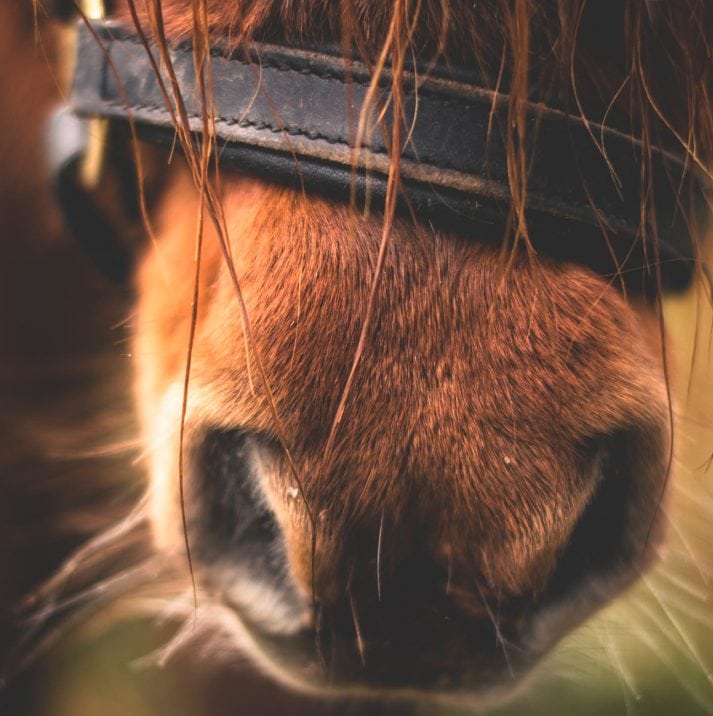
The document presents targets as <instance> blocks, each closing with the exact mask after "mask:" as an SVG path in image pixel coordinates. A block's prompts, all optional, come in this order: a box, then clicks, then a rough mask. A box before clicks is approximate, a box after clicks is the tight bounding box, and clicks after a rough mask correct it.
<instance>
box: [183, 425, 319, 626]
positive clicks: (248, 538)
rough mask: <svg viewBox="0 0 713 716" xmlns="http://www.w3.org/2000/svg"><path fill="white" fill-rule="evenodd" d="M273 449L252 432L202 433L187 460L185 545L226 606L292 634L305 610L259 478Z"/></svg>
mask: <svg viewBox="0 0 713 716" xmlns="http://www.w3.org/2000/svg"><path fill="white" fill-rule="evenodd" d="M276 449H277V448H275V446H274V445H272V444H271V442H270V440H269V439H267V438H265V437H264V436H261V435H259V434H255V433H252V432H247V431H242V430H211V431H208V432H207V433H206V435H205V436H204V437H203V439H202V440H201V441H200V443H198V444H197V446H196V448H195V450H194V454H193V456H192V458H193V459H192V477H193V480H192V482H193V483H194V484H192V485H191V489H192V490H193V492H194V494H193V495H192V497H193V498H194V499H192V500H191V502H190V503H188V504H190V506H191V512H190V513H189V515H188V517H189V530H190V533H189V537H190V541H191V546H192V548H193V551H194V556H195V558H196V560H197V562H199V563H200V566H201V570H202V572H204V573H205V574H206V575H207V576H208V578H209V580H210V581H211V583H212V584H214V585H217V586H219V587H220V588H221V589H222V590H223V593H224V596H225V598H226V599H227V601H229V602H231V603H232V604H234V605H235V606H240V607H241V608H242V609H243V611H244V612H245V615H246V616H247V617H248V618H251V619H253V620H254V621H257V622H261V623H263V626H264V628H266V629H267V630H268V631H273V632H280V631H284V632H291V631H295V630H298V629H300V628H302V626H303V625H304V617H305V611H306V607H305V603H304V599H303V598H302V596H301V594H300V592H299V590H298V589H297V587H296V586H295V584H294V582H293V579H292V577H291V574H290V569H289V565H288V558H287V548H286V545H285V538H284V535H283V533H282V530H281V528H280V526H279V524H278V522H277V519H276V518H275V514H274V512H273V510H272V509H271V507H270V505H269V504H268V502H267V498H266V496H265V494H264V492H263V488H262V487H261V479H262V477H263V476H262V475H261V473H262V471H263V469H264V466H265V465H266V464H267V462H269V460H270V459H271V454H272V453H273V452H274V451H275V450H276ZM256 595H261V599H256V598H255V597H256Z"/></svg>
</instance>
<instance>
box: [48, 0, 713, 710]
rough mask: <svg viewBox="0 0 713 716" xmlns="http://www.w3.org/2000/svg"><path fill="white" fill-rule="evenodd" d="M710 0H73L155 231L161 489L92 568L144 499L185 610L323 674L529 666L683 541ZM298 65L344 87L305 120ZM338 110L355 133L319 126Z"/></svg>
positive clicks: (146, 291) (411, 679) (310, 108)
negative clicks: (94, 9)
mask: <svg viewBox="0 0 713 716" xmlns="http://www.w3.org/2000/svg"><path fill="white" fill-rule="evenodd" d="M685 6H686V12H685V13H684V12H683V11H682V10H681V9H680V8H676V9H673V8H666V7H664V8H662V7H660V6H657V5H655V4H653V3H645V2H640V3H632V4H631V5H630V6H627V7H626V8H622V7H620V6H619V5H617V4H615V3H599V4H597V5H596V7H595V6H594V5H587V4H586V3H585V2H575V3H553V4H552V5H551V6H550V5H548V6H546V7H541V6H536V5H535V4H534V3H531V2H527V1H526V0H518V1H516V2H509V1H506V0H491V1H489V2H484V3H478V4H474V5H470V4H466V3H462V4H461V3H450V2H444V3H431V2H407V1H406V0H401V1H400V2H396V3H393V4H385V3H380V2H376V1H375V0H363V1H360V2H341V3H336V2H327V3H324V2H316V1H314V2H313V1H311V0H304V1H302V2H294V3H284V2H278V1H277V0H254V1H253V2H244V3H240V2H235V3H230V2H225V0H207V1H206V2H189V1H188V0H171V1H170V2H169V1H168V0H164V1H163V2H155V3H147V4H145V5H143V6H142V5H141V4H139V3H134V2H132V1H131V0H126V1H125V2H123V1H122V2H118V3H115V4H114V5H113V7H112V8H111V11H112V12H111V13H110V19H111V20H112V21H114V24H113V25H112V24H111V23H109V24H102V21H103V20H104V19H103V18H101V19H97V18H95V19H94V20H95V21H94V22H93V23H92V22H91V21H90V20H91V18H89V17H87V15H86V14H85V13H82V15H83V17H82V22H83V23H84V27H86V28H87V29H86V30H85V32H84V35H83V38H82V39H80V42H79V47H80V50H86V52H88V53H92V52H93V53H94V54H87V55H86V57H82V56H81V55H80V61H79V62H78V67H79V68H80V71H82V72H83V75H81V76H80V79H79V80H76V79H75V92H76V93H77V97H78V99H77V105H78V107H79V111H80V112H84V113H85V114H88V115H93V116H96V115H101V116H104V117H108V118H110V119H111V121H112V122H115V123H118V124H121V128H122V129H123V130H124V139H125V144H126V147H125V149H123V150H120V151H125V152H126V153H128V155H129V158H130V159H131V161H133V162H134V163H135V165H136V171H137V176H138V178H137V183H136V194H138V196H139V199H138V206H133V207H132V209H133V212H134V214H135V217H134V218H138V219H139V222H138V223H140V224H142V225H143V228H144V229H145V233H146V235H147V238H148V239H149V240H147V241H146V242H145V245H143V246H140V247H138V249H137V251H138V254H139V256H138V259H137V261H138V265H137V268H136V270H135V272H134V273H133V281H134V285H135V289H136V295H137V301H136V312H135V318H134V329H133V331H134V335H133V349H132V353H133V356H134V360H135V371H136V380H135V388H134V391H135V400H136V406H137V414H138V419H139V424H140V434H141V436H142V437H141V439H142V446H143V450H144V453H145V455H146V461H147V464H148V489H147V494H146V497H145V498H144V500H142V502H141V504H140V507H139V508H138V509H137V510H136V512H135V513H133V514H132V515H131V516H130V517H129V518H128V519H127V520H126V521H125V522H124V523H121V524H120V525H119V526H118V527H115V528H114V530H113V532H111V534H110V535H109V536H107V535H102V536H100V537H98V538H97V539H96V540H95V541H94V542H91V543H90V544H89V545H88V547H87V548H85V550H84V551H83V552H81V553H80V557H79V558H75V559H74V560H73V561H72V563H71V569H72V570H74V569H76V568H77V565H81V563H82V561H84V560H86V561H88V562H92V560H94V558H95V556H96V554H100V553H101V552H102V551H103V550H105V549H106V548H107V544H109V543H110V542H111V541H112V540H114V541H119V540H120V539H124V538H125V537H126V535H127V534H130V533H132V531H134V530H135V528H136V525H137V524H139V523H141V524H148V525H149V526H150V533H151V540H152V545H153V550H154V551H155V554H157V555H158V556H159V560H160V561H162V562H164V563H165V564H170V565H171V567H172V569H174V570H175V571H176V572H178V573H180V574H181V576H182V582H183V591H182V592H181V593H182V594H183V596H184V599H183V601H181V602H180V603H179V606H176V603H175V602H174V603H173V609H179V610H181V609H182V610H183V613H185V617H186V625H187V626H186V631H184V632H181V633H180V635H179V636H178V638H177V639H178V641H179V642H180V641H181V640H182V639H186V638H188V637H187V636H186V635H187V634H190V632H191V629H193V630H194V631H195V630H196V625H197V624H198V625H200V626H201V631H202V630H203V629H204V630H205V631H206V633H210V632H211V631H212V632H214V633H216V634H220V637H219V638H218V637H216V638H217V639H218V642H217V643H219V644H220V645H221V646H220V648H221V649H226V648H227V649H228V650H229V651H230V653H237V652H239V653H242V654H246V655H248V657H249V658H250V659H252V660H253V661H254V662H255V663H256V664H257V665H258V667H259V668H260V669H262V670H264V671H265V672H266V673H267V674H268V675H269V676H270V677H271V678H274V679H275V680H277V681H278V682H280V683H283V684H286V685H287V686H288V687H289V688H292V689H295V690H301V691H308V692H310V693H328V694H338V695H341V696H345V695H348V696H354V697H355V698H369V697H373V696H374V695H377V694H378V695H386V697H388V698H394V699H400V698H405V699H414V698H418V699H422V698H425V699H429V700H445V701H449V702H456V703H461V704H465V705H467V706H469V707H474V706H478V707H481V708H482V707H483V706H484V705H487V704H491V703H498V702H500V701H501V700H503V699H505V698H507V697H510V696H512V694H513V693H514V692H515V691H516V689H517V686H518V685H520V684H521V683H522V682H523V681H524V680H525V679H526V677H528V676H529V674H530V673H531V671H532V670H533V669H534V668H535V667H536V665H537V664H538V663H539V662H540V661H541V660H542V659H544V658H545V657H546V656H547V655H548V654H549V653H550V651H551V650H552V649H553V648H554V647H555V646H556V645H557V643H558V642H559V641H560V640H561V639H562V638H563V637H564V636H565V635H566V634H567V633H569V632H570V631H572V630H573V629H574V628H575V627H576V626H578V625H579V624H580V623H582V622H583V621H584V620H585V619H587V618H588V617H590V616H591V615H592V614H593V613H594V612H596V611H598V610H600V609H602V608H603V607H604V606H605V605H606V604H608V603H609V602H610V601H612V600H613V599H615V598H616V597H618V596H619V595H620V594H621V593H622V592H623V591H624V590H625V589H627V588H629V587H630V586H631V585H632V584H633V583H634V582H635V581H636V580H637V579H638V578H639V577H640V576H641V574H642V573H643V572H645V571H646V570H647V569H648V568H649V567H650V566H651V564H652V563H653V562H654V561H655V557H656V554H657V552H658V550H659V548H660V545H661V543H662V540H663V534H664V531H665V530H664V521H665V520H664V518H663V513H664V505H665V504H666V502H667V500H668V499H669V498H668V496H667V492H668V491H667V487H668V483H669V476H670V472H671V468H672V464H673V462H674V461H673V449H674V432H673V419H672V415H673V412H674V400H675V397H674V396H673V395H672V392H671V381H670V371H671V366H670V362H669V359H668V353H669V350H668V346H667V337H666V334H665V331H664V329H665V324H664V320H663V309H662V295H663V293H664V292H665V291H667V290H669V289H673V288H676V287H677V286H678V285H680V284H681V283H687V282H689V281H691V280H698V281H699V282H701V283H703V268H704V265H703V260H702V258H701V253H700V252H701V250H702V248H701V245H700V244H701V239H700V236H701V235H702V229H700V227H699V220H698V218H697V215H696V212H695V211H694V210H692V209H691V205H693V204H695V203H696V202H699V203H700V201H701V197H703V200H704V199H705V193H706V189H705V186H706V182H707V181H709V178H710V169H709V156H710V148H711V146H710V145H711V136H713V129H712V124H711V123H712V119H711V112H710V103H707V102H706V100H705V98H706V97H707V96H708V86H709V84H710V72H711V68H710V62H709V61H708V57H707V54H706V48H707V47H708V45H707V44H706V43H707V42H708V38H707V36H706V28H708V27H710V26H711V23H709V22H708V23H707V22H706V20H707V19H710V11H711V8H710V7H709V4H708V3H706V2H704V1H703V0H687V2H686V3H685ZM87 58H91V60H92V61H91V62H88V61H87ZM138 58H143V59H138ZM82 60H84V61H83V62H82ZM142 63H143V64H142ZM221 63H223V64H221ZM99 66H100V67H101V77H102V83H103V85H102V87H106V86H111V88H113V89H112V90H111V91H112V92H113V93H114V94H113V96H112V97H111V98H109V99H106V98H102V99H101V102H100V103H99V104H97V100H96V98H95V97H94V95H91V93H90V92H89V91H87V92H88V93H87V94H86V95H83V94H82V90H83V88H85V87H89V84H88V83H89V82H90V81H91V78H89V79H88V77H89V75H92V73H93V71H94V69H95V68H96V67H99ZM136 68H139V69H136ZM187 68H192V70H191V71H192V75H191V74H190V72H189V71H188V69H187ZM236 68H237V69H236ZM662 68H665V69H662ZM84 70H86V71H84ZM139 70H140V72H139ZM147 71H148V73H147ZM237 71H241V72H242V73H243V74H242V75H240V77H241V83H242V84H241V87H242V85H245V87H246V88H247V89H238V87H237V83H235V82H234V80H233V84H230V82H231V77H233V75H231V73H235V72H237ZM132 72H134V74H133V75H132V74H131V73H132ZM146 76H149V77H153V80H152V82H153V84H151V85H150V89H149V90H148V95H147V96H148V97H149V99H151V100H152V101H151V102H149V101H148V100H146V97H144V96H143V95H141V94H140V93H141V92H143V91H144V90H145V85H142V84H141V83H140V82H138V80H140V79H141V78H142V77H146ZM187 76H191V77H192V81H191V83H190V84H186V82H185V77H187ZM251 77H252V82H251V81H250V79H251ZM286 77H288V78H289V79H288V81H287V82H285V78H286ZM280 82H282V84H280ZM82 83H86V84H82ZM271 83H272V84H271ZM309 83H313V84H309ZM291 86H294V87H298V88H299V91H296V93H295V94H296V96H297V97H298V98H299V97H300V96H301V95H300V94H299V93H300V92H304V93H305V94H306V96H307V98H308V99H310V98H319V99H320V101H321V102H322V104H317V103H316V102H314V103H310V102H309V101H306V102H305V101H304V96H302V100H303V101H302V103H301V104H300V107H299V109H300V110H304V111H305V112H306V116H305V117H304V118H303V117H299V116H298V119H303V124H304V125H305V127H306V128H305V129H302V125H300V124H299V122H298V120H297V119H294V118H293V115H290V114H288V112H289V111H290V110H291V109H294V108H293V107H291V104H290V103H291V102H293V97H292V96H291V95H288V96H287V99H286V100H285V99H284V98H283V97H281V96H279V95H277V94H276V93H275V90H273V89H272V88H273V87H275V88H285V89H284V91H285V92H288V90H289V88H290V87H291ZM137 87H138V89H137ZM226 87H227V88H229V89H230V88H232V89H230V91H228V90H226ZM77 88H78V89H77ZM313 88H314V89H313ZM92 91H93V90H92ZM134 92H136V93H137V96H136V97H134V96H133V95H132V93H134ZM231 92H232V93H233V94H235V93H238V92H246V93H247V97H248V100H249V101H248V103H247V105H245V106H240V107H237V105H236V107H237V108H235V109H233V107H232V105H230V102H231V101H232V100H231V96H232V94H231ZM312 92H313V93H314V94H310V93H312ZM332 93H337V94H338V97H337V99H336V100H333V101H330V97H332V96H333V94H332ZM340 93H342V94H340ZM90 95H91V96H90ZM343 96H345V97H346V98H347V101H346V103H344V102H343V101H342V100H343ZM156 97H158V100H159V101H157V100H156ZM87 98H89V99H87ZM83 102H86V104H84V105H83V104H82V103H83ZM221 103H228V110H226V109H225V107H224V106H222V105H221ZM342 104H345V106H346V107H347V109H348V111H347V112H346V115H347V116H346V117H345V118H342V116H341V115H340V114H339V111H342V112H343V109H342V107H341V105H342ZM263 105H264V106H263ZM332 105H336V106H337V109H336V110H335V109H333V108H332ZM127 108H129V109H130V110H131V111H127ZM253 112H255V113H257V114H260V113H261V112H262V115H260V117H259V118H257V119H254V118H253V115H252V114H251V113H253ZM329 112H332V113H333V114H332V115H330V116H328V120H329V121H331V122H333V123H334V124H336V125H339V126H340V129H342V130H344V131H343V133H344V134H345V135H346V137H347V140H348V141H343V140H342V138H341V137H336V136H331V135H329V134H328V133H326V131H322V129H321V126H322V125H319V126H320V129H319V130H315V129H313V128H312V129H310V127H311V125H310V127H307V125H309V122H310V121H312V116H313V115H314V114H315V113H316V114H317V115H319V114H320V113H321V114H325V113H329ZM159 115H161V117H162V119H161V122H163V124H161V122H159V121H158V120H156V121H154V120H153V119H152V117H154V116H156V117H158V116H159ZM226 115H230V116H229V117H227V119H226ZM271 115H272V119H271ZM265 116H267V119H265ZM286 117H287V118H289V119H286ZM423 117H425V118H426V120H427V121H425V122H424V119H423ZM444 117H445V119H444ZM481 117H482V118H483V119H482V121H481V120H480V118H481ZM467 120H471V121H472V124H468V122H467ZM271 121H272V124H271V123H270V122H271ZM340 122H341V123H342V124H341V125H340V124H339V123H340ZM327 124H328V123H327ZM434 124H435V125H437V127H436V130H435V131H436V137H435V138H434V137H433V132H434V129H433V125H434ZM224 125H225V126H224ZM99 126H100V125H95V126H94V129H95V131H97V133H98V127H99ZM104 129H106V125H104ZM260 132H263V133H265V132H269V135H270V137H271V140H270V142H272V143H270V142H268V141H267V140H263V137H264V136H265V134H261V135H259V133H260ZM250 133H252V134H250ZM253 135H259V141H258V138H255V139H253ZM167 137H168V141H167V139H166V138H167ZM375 137H376V139H375ZM479 137H480V139H479ZM276 141H279V142H282V144H280V145H279V146H278V145H275V142H276ZM471 141H472V143H473V145H474V146H480V145H479V144H478V142H479V141H482V145H483V147H484V148H485V156H484V157H482V156H479V159H478V161H479V162H480V163H479V164H478V172H474V171H472V169H471V167H470V165H468V164H467V162H468V157H465V155H466V154H468V152H469V149H468V147H469V142H471ZM251 142H253V143H252V144H251ZM156 144H158V145H159V147H160V148H159V149H158V150H156V149H155V146H151V147H150V148H149V147H148V145H156ZM172 144H173V145H177V146H178V147H179V148H180V152H179V154H180V156H174V154H175V152H174V151H172ZM439 144H441V145H442V146H444V147H445V149H439ZM245 145H247V146H248V147H249V151H248V150H246V149H245ZM255 147H257V149H255ZM424 147H425V150H423V148H424ZM543 147H544V149H543ZM454 148H455V150H459V153H460V154H462V155H463V156H461V157H459V156H458V155H457V154H456V155H454V154H453V150H454ZM340 152H341V153H340ZM429 152H430V157H431V158H429ZM627 153H628V154H627ZM168 156H170V158H171V161H170V162H168V163H167V159H166V157H168ZM276 157H277V158H279V159H280V161H277V158H276ZM268 159H269V161H270V162H271V164H269V166H267V168H266V165H267V162H268ZM459 159H460V160H462V161H461V163H459V161H458V160H459ZM325 165H327V166H328V168H329V172H331V173H328V172H327V171H326V170H325V169H324V166H325ZM157 167H159V169H158V170H157ZM286 167H287V168H286ZM464 167H465V168H464ZM214 170H215V171H214ZM108 171H110V169H109V170H107V172H108ZM476 174H477V175H476ZM335 176H336V177H337V178H336V179H335V178H334V177H335ZM157 177H158V178H157ZM702 186H703V187H704V188H701V187H702ZM632 187H633V188H632ZM110 196H111V201H110V202H109V203H110V204H111V206H110V209H109V210H110V211H111V216H113V215H114V213H115V212H116V210H117V208H119V209H120V208H121V204H122V201H123V199H122V197H121V194H120V193H119V194H117V193H116V192H114V193H113V194H111V195H110ZM617 197H618V199H617ZM135 198H136V197H135V196H134V199H135ZM617 202H620V203H621V205H623V206H624V209H620V204H619V203H617ZM632 202H633V203H632ZM105 203H107V202H105ZM703 203H705V202H703ZM444 207H445V208H444ZM632 207H633V208H632ZM622 212H623V213H624V214H626V215H625V216H624V215H622ZM127 213H128V212H127ZM671 227H673V229H672V228H671ZM684 234H685V235H686V237H687V239H688V242H689V244H686V243H685V242H684V244H683V248H682V249H681V248H680V247H681V245H682V244H681V243H680V242H678V239H676V237H677V236H679V235H684ZM621 235H625V236H629V239H628V240H627V239H626V238H624V239H622V238H621ZM631 237H633V239H632V238H631ZM127 243H133V241H130V242H127ZM122 248H125V247H122ZM132 250H133V248H132ZM687 251H688V253H687ZM155 562H156V559H154V562H153V563H152V564H155ZM70 571H71V570H70ZM67 575H68V572H61V573H60V575H58V576H59V577H60V578H59V579H57V578H55V579H54V580H52V581H51V582H50V585H49V587H48V589H49V592H51V593H52V592H53V591H54V590H56V589H58V588H60V589H61V587H62V584H63V582H64V581H66V579H67ZM144 576H145V574H144ZM206 638H208V637H206ZM226 644H227V647H226Z"/></svg>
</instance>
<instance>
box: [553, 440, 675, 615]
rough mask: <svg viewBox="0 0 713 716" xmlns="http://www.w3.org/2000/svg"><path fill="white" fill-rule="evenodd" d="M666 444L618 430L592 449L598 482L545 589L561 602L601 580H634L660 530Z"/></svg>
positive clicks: (555, 599)
mask: <svg viewBox="0 0 713 716" xmlns="http://www.w3.org/2000/svg"><path fill="white" fill-rule="evenodd" d="M661 458H662V443H658V444H657V443H656V442H655V441H654V442H653V443H652V441H651V440H650V439H644V438H643V435H639V434H638V433H634V432H620V433H617V434H615V435H613V436H610V437H609V438H607V439H606V440H605V441H599V442H598V446H597V448H596V449H595V451H594V453H593V458H592V459H593V461H594V471H595V479H596V481H597V486H596V488H595V490H594V493H593V494H592V497H591V498H590V500H589V502H588V503H587V506H586V507H585V509H584V511H583V512H582V514H581V515H580V517H579V519H578V521H577V523H576V524H575V527H574V529H573V530H572V533H571V535H570V538H569V540H568V542H567V544H566V545H565V547H564V549H563V551H562V553H561V554H560V557H559V560H558V564H557V567H556V569H555V572H554V574H553V575H552V577H551V578H550V581H549V584H548V586H547V589H546V595H545V598H546V601H557V600H560V599H562V598H564V597H567V596H569V595H571V594H573V593H574V592H575V591H576V590H577V589H578V588H581V587H584V586H587V585H593V584H595V583H596V582H597V580H600V581H603V582H616V581H625V580H631V579H633V577H634V576H635V574H636V573H637V571H638V569H639V568H640V567H641V565H642V563H643V561H644V558H645V556H646V553H647V548H648V547H649V541H650V540H651V538H652V537H653V536H654V535H655V533H656V531H657V529H656V528H657V526H658V523H659V520H658V504H657V502H656V500H657V498H656V495H658V494H660V484H661V482H662V479H663V478H664V477H665V466H663V464H662V459H661Z"/></svg>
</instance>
